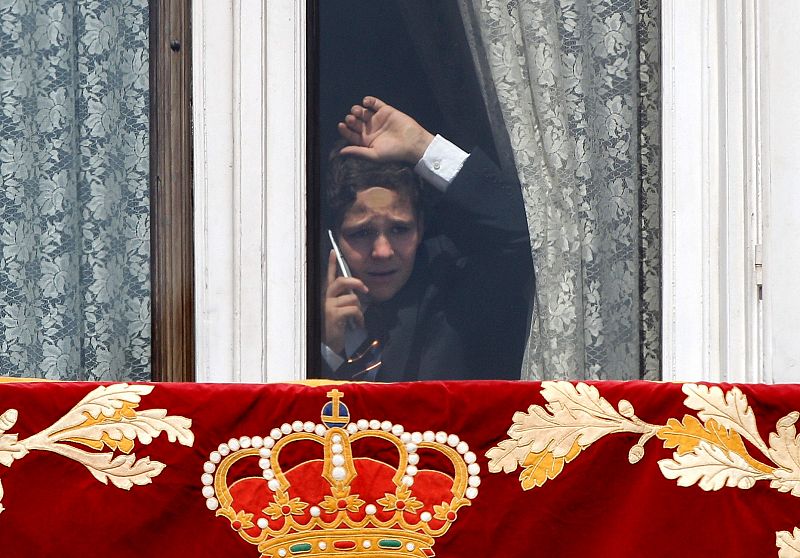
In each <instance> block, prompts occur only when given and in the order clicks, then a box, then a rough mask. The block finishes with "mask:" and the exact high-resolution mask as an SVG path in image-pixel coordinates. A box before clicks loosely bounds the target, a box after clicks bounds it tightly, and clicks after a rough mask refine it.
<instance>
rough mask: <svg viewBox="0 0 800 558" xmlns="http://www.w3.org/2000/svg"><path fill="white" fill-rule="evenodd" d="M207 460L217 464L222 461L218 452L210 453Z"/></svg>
mask: <svg viewBox="0 0 800 558" xmlns="http://www.w3.org/2000/svg"><path fill="white" fill-rule="evenodd" d="M208 460H209V461H211V463H219V462H220V461H222V456H221V455H220V454H219V452H218V451H212V452H211V455H209V456H208Z"/></svg>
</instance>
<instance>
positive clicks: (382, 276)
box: [367, 269, 397, 281]
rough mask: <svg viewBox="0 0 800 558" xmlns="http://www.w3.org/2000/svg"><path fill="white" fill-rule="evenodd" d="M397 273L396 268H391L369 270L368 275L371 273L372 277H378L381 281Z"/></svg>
mask: <svg viewBox="0 0 800 558" xmlns="http://www.w3.org/2000/svg"><path fill="white" fill-rule="evenodd" d="M395 273H397V270H396V269H390V270H387V271H368V272H367V275H369V276H370V278H372V279H377V280H378V281H380V280H382V279H388V278H390V277H392V276H393V275H394V274H395Z"/></svg>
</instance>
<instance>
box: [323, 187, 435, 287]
mask: <svg viewBox="0 0 800 558" xmlns="http://www.w3.org/2000/svg"><path fill="white" fill-rule="evenodd" d="M421 239H422V223H419V222H418V220H417V217H416V213H415V211H414V208H413V207H412V205H411V200H410V199H409V198H408V196H406V195H403V194H398V193H397V192H396V191H394V190H390V189H388V188H384V187H382V186H374V187H371V188H367V189H366V190H361V191H360V192H358V193H357V194H356V200H355V202H353V205H352V206H350V208H349V209H348V210H347V212H346V213H345V214H344V219H343V220H342V226H341V228H340V230H339V245H340V247H341V250H342V255H343V256H344V259H345V260H346V261H347V264H348V266H350V271H352V273H353V275H354V276H355V277H357V278H359V279H361V280H362V281H363V282H364V284H365V285H366V286H367V288H368V289H369V296H370V298H371V299H372V300H375V301H378V302H383V301H386V300H389V299H390V298H392V297H393V296H394V295H395V294H397V292H398V291H399V290H400V289H401V288H403V285H405V284H406V282H407V281H408V278H409V277H410V276H411V272H412V271H413V270H414V257H415V256H416V254H417V247H418V246H419V243H420V240H421Z"/></svg>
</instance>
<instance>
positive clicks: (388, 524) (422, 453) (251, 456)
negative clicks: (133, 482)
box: [202, 389, 480, 558]
mask: <svg viewBox="0 0 800 558" xmlns="http://www.w3.org/2000/svg"><path fill="white" fill-rule="evenodd" d="M328 397H329V398H331V401H329V402H328V403H327V404H326V405H325V406H324V407H323V409H322V415H321V423H314V422H311V421H309V422H301V421H295V422H293V423H292V424H288V423H287V424H284V425H282V426H281V427H280V428H275V429H273V430H272V432H271V433H270V434H269V436H266V437H261V436H253V437H248V436H242V437H241V438H234V439H231V440H229V441H228V442H227V443H223V444H220V446H219V448H218V449H217V450H216V451H213V452H211V454H210V456H209V460H208V461H207V462H206V463H205V465H204V471H205V473H204V474H203V476H202V482H203V496H204V497H205V498H206V504H207V506H208V508H209V509H210V510H212V511H215V512H216V515H217V516H223V517H226V518H227V519H228V520H229V521H230V524H231V527H232V528H233V529H234V530H235V531H237V532H238V533H239V535H240V536H241V537H242V538H243V539H245V540H246V541H247V542H249V543H251V544H254V545H258V550H259V551H260V552H261V555H262V556H263V557H268V558H291V557H294V556H313V557H317V558H334V557H346V556H348V555H349V554H350V555H356V556H360V557H365V558H385V557H387V556H396V557H398V558H412V557H431V556H435V554H434V552H433V544H434V538H435V537H439V536H441V535H444V534H445V533H446V532H447V530H448V529H449V528H450V525H451V524H452V523H453V522H454V521H455V520H456V519H457V514H458V511H459V509H460V508H462V507H464V506H468V505H470V503H471V500H473V499H474V498H475V497H476V496H477V495H478V486H479V485H480V476H479V473H480V468H479V466H478V464H477V463H476V456H475V454H474V453H473V452H471V451H469V447H468V446H467V444H466V443H465V442H463V441H461V440H459V438H458V436H456V435H454V434H447V433H445V432H436V433H434V432H430V431H428V432H424V433H422V432H413V433H412V432H406V431H405V429H404V428H403V427H402V426H401V425H399V424H392V423H390V422H388V421H383V422H380V421H378V420H366V419H361V420H358V421H356V422H351V421H350V414H349V410H348V409H347V406H346V405H345V404H344V403H342V401H341V400H342V398H343V397H344V395H343V394H342V393H341V392H340V391H338V390H336V389H334V390H332V391H330V392H329V393H328ZM348 551H349V553H348Z"/></svg>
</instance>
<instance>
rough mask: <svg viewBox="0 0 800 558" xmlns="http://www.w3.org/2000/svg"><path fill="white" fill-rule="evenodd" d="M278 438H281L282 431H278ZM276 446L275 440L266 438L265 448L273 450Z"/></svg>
mask: <svg viewBox="0 0 800 558" xmlns="http://www.w3.org/2000/svg"><path fill="white" fill-rule="evenodd" d="M278 437H279V438H280V431H278ZM274 445H275V438H264V447H265V448H271V447H272V446H274Z"/></svg>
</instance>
